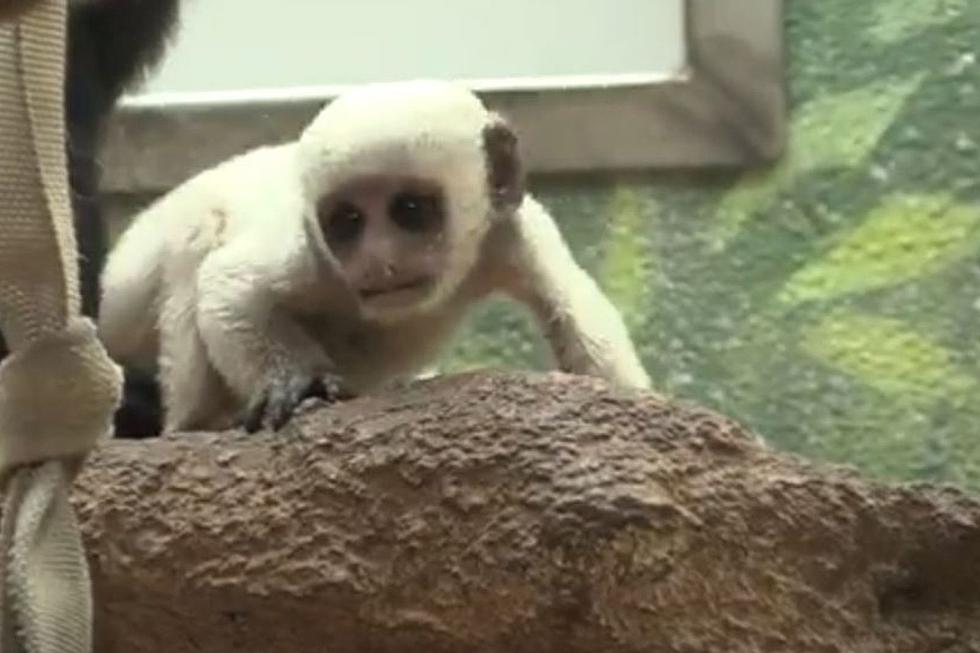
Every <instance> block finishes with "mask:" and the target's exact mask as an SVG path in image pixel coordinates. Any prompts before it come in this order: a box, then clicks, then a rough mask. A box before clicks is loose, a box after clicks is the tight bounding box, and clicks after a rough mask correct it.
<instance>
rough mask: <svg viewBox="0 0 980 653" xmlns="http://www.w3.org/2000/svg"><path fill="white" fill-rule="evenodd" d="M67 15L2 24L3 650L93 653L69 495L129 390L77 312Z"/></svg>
mask: <svg viewBox="0 0 980 653" xmlns="http://www.w3.org/2000/svg"><path fill="white" fill-rule="evenodd" d="M4 2H6V0H0V3H4ZM20 4H23V2H22V1H21V2H20ZM7 9H9V5H8V7H0V16H7V15H8V14H9V11H7ZM65 20H66V0H38V2H36V3H35V5H34V6H33V7H31V9H30V10H28V11H27V12H26V13H23V14H21V15H20V16H19V17H18V18H17V20H16V22H6V23H2V24H0V329H2V331H3V335H4V337H5V338H6V340H7V343H8V344H9V345H10V347H11V354H10V355H9V356H8V357H7V358H6V359H4V361H3V363H2V364H0V478H3V479H4V480H5V481H6V483H5V490H6V496H5V500H4V505H3V517H2V521H0V647H2V653H88V652H89V651H91V648H92V623H91V621H92V606H91V596H90V592H91V590H90V585H89V577H88V566H87V563H86V560H85V555H84V550H83V547H82V543H81V538H80V536H79V531H78V524H77V523H76V521H75V515H74V512H73V509H72V507H71V504H70V503H69V502H68V489H69V487H70V485H71V481H72V478H73V476H74V474H75V473H76V472H77V470H78V468H79V466H80V462H81V460H82V459H83V458H84V455H85V454H86V453H87V452H88V450H89V449H90V448H91V447H92V446H94V445H95V443H96V442H97V440H98V439H99V438H100V437H103V436H105V435H107V434H109V433H110V430H111V417H112V413H113V411H114V410H115V408H116V406H117V405H118V402H119V397H120V390H121V386H122V377H121V373H120V370H119V369H118V368H117V367H116V366H115V365H114V364H113V363H112V362H111V361H110V360H109V358H108V356H107V355H106V353H105V350H104V348H103V347H102V346H101V344H100V343H99V342H98V340H97V339H96V338H95V331H94V328H93V325H92V323H91V321H90V320H88V319H87V318H80V317H78V306H79V297H78V280H77V276H76V275H77V273H76V269H77V268H76V254H75V237H74V231H73V228H72V224H71V215H70V208H69V206H70V205H69V198H68V178H67V170H66V161H65V159H66V156H65V142H64V111H63V106H62V102H63V86H62V85H63V81H64V64H65V62H64V56H65Z"/></svg>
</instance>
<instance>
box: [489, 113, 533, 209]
mask: <svg viewBox="0 0 980 653" xmlns="http://www.w3.org/2000/svg"><path fill="white" fill-rule="evenodd" d="M483 151H484V152H485V154H486V157H487V186H488V188H489V190H490V202H491V204H492V205H493V207H494V208H495V209H497V210H513V209H516V208H517V207H518V206H520V204H521V202H522V201H523V200H524V192H525V175H524V166H523V164H522V163H521V156H520V152H518V147H517V134H515V133H514V130H513V129H511V128H510V125H508V124H507V123H506V122H505V121H504V120H503V119H502V118H500V117H498V116H494V117H493V118H492V119H491V120H490V122H489V123H488V124H487V126H486V127H484V128H483Z"/></svg>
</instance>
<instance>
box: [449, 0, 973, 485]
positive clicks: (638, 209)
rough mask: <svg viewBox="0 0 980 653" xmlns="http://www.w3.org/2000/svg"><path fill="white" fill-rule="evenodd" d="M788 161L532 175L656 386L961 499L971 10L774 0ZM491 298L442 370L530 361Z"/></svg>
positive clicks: (776, 438) (536, 351)
mask: <svg viewBox="0 0 980 653" xmlns="http://www.w3.org/2000/svg"><path fill="white" fill-rule="evenodd" d="M787 5H788V16H787V33H788V36H787V39H788V45H789V49H790V62H789V69H788V73H787V74H788V77H789V83H790V95H791V104H792V118H791V123H792V124H791V127H790V145H789V151H788V152H787V154H786V155H785V157H784V158H783V160H782V161H780V162H779V163H778V164H777V165H775V166H773V167H772V168H770V169H768V170H765V171H759V172H752V173H744V174H738V175H735V174H727V173H717V172H715V173H709V172H705V173H698V174H669V175H668V174H658V175H648V176H646V177H640V178H637V177H635V176H631V177H628V178H613V179H589V180H586V181H583V180H581V179H576V180H538V182H537V183H536V184H535V190H536V191H537V192H538V194H539V195H540V196H541V197H542V199H543V200H544V201H545V202H546V203H547V204H548V205H549V206H550V207H551V208H552V209H553V211H554V212H555V214H556V216H557V217H558V219H559V221H560V222H561V226H562V229H563V231H564V233H565V234H566V235H567V237H568V239H569V241H570V244H571V245H572V247H573V249H574V250H575V253H576V256H577V258H578V259H579V261H580V262H581V263H582V264H583V265H584V266H585V267H586V268H587V269H589V270H590V271H591V272H592V273H594V274H595V275H596V276H597V278H598V279H599V280H600V283H601V284H602V285H603V287H604V288H605V289H606V291H607V292H608V293H609V295H610V297H611V298H612V299H613V301H614V302H615V303H616V304H617V305H618V306H619V307H620V309H621V310H622V311H623V313H624V315H625V317H626V320H627V323H628V325H629V327H630V329H631V330H632V332H633V333H634V335H635V338H636V341H637V345H638V347H639V348H640V351H641V354H642V356H643V359H644V361H645V363H646V365H647V367H648V369H649V370H650V373H651V375H652V377H653V378H654V382H655V383H656V385H657V388H658V390H660V391H662V392H664V393H666V394H669V395H672V396H674V397H676V398H679V399H682V400H688V401H695V402H699V403H702V404H705V405H708V406H710V407H712V408H715V409H717V410H719V411H721V412H723V413H726V414H728V415H730V416H732V417H735V418H736V419H739V420H740V421H742V422H743V423H745V424H746V425H748V426H750V427H751V428H753V429H755V430H756V431H758V432H759V433H761V434H762V435H763V436H765V437H766V438H767V439H769V440H770V441H771V442H772V443H773V444H774V445H775V446H778V447H781V448H783V449H787V450H790V451H795V452H798V453H801V454H803V455H806V456H810V457H813V458H816V459H821V460H829V461H834V462H840V463H847V464H851V465H854V466H856V467H858V468H859V469H861V470H862V471H864V472H865V473H867V474H870V475H875V476H880V477H887V478H897V479H929V480H938V481H948V482H952V483H956V484H959V485H962V486H966V487H970V488H973V489H980V392H978V387H977V386H978V383H980V329H977V325H978V324H980V2H976V0H876V1H875V2H874V3H873V4H872V5H871V6H869V5H868V4H867V3H855V2H850V1H849V0H820V1H819V2H790V3H787ZM542 345H543V343H542V342H540V340H539V339H538V337H537V336H536V335H535V333H534V331H533V329H532V328H531V323H530V321H529V318H528V316H527V315H526V314H524V313H523V312H521V311H520V310H519V309H515V308H514V307H512V306H511V305H510V304H507V303H505V302H503V301H498V302H492V303H490V304H489V305H487V306H486V307H484V308H483V309H481V310H480V311H478V313H477V314H476V315H475V316H474V317H473V319H472V320H470V321H469V323H468V324H467V326H466V328H465V329H464V331H463V333H461V334H460V336H459V337H458V338H457V340H456V342H455V343H454V346H453V347H452V349H451V351H450V352H448V355H447V356H446V358H445V360H444V361H443V362H444V365H443V367H442V369H443V370H446V371H450V370H460V369H471V368H474V367H484V366H491V367H499V366H532V367H535V368H539V369H540V368H545V367H547V366H548V365H549V364H550V359H549V356H548V352H547V349H546V348H545V347H543V346H542Z"/></svg>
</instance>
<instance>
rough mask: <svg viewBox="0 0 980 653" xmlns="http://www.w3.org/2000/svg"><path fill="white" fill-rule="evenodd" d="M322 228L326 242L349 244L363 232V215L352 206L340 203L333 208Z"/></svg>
mask: <svg viewBox="0 0 980 653" xmlns="http://www.w3.org/2000/svg"><path fill="white" fill-rule="evenodd" d="M324 226H325V229H326V232H327V233H326V237H327V240H328V241H330V242H337V243H346V242H350V241H352V240H355V239H357V237H358V236H360V235H361V232H362V231H363V230H364V214H363V213H361V210H360V209H359V208H357V207H356V206H354V205H353V204H350V203H348V202H342V203H340V204H338V205H337V206H335V207H334V208H333V210H332V211H331V212H330V214H329V216H328V217H327V220H326V224H325V225H324Z"/></svg>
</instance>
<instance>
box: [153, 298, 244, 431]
mask: <svg viewBox="0 0 980 653" xmlns="http://www.w3.org/2000/svg"><path fill="white" fill-rule="evenodd" d="M160 381H161V393H162V396H163V404H164V407H165V408H164V410H165V421H164V430H165V431H167V432H173V431H192V430H198V429H214V428H222V427H224V426H225V425H223V424H219V423H218V422H217V418H218V417H219V416H221V415H223V414H227V412H228V409H229V404H230V397H229V396H228V391H227V390H226V389H225V388H224V386H223V384H222V383H221V379H220V378H218V377H217V375H216V374H215V372H214V370H213V369H212V368H211V366H210V364H209V363H208V356H207V350H206V349H205V347H204V342H203V340H202V339H201V337H200V335H199V334H198V331H197V325H196V324H195V320H194V304H193V294H192V293H191V292H189V289H188V290H185V291H184V292H180V293H177V294H174V295H171V296H170V297H169V298H168V299H167V301H166V303H165V304H164V306H163V312H162V314H161V322H160Z"/></svg>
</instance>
